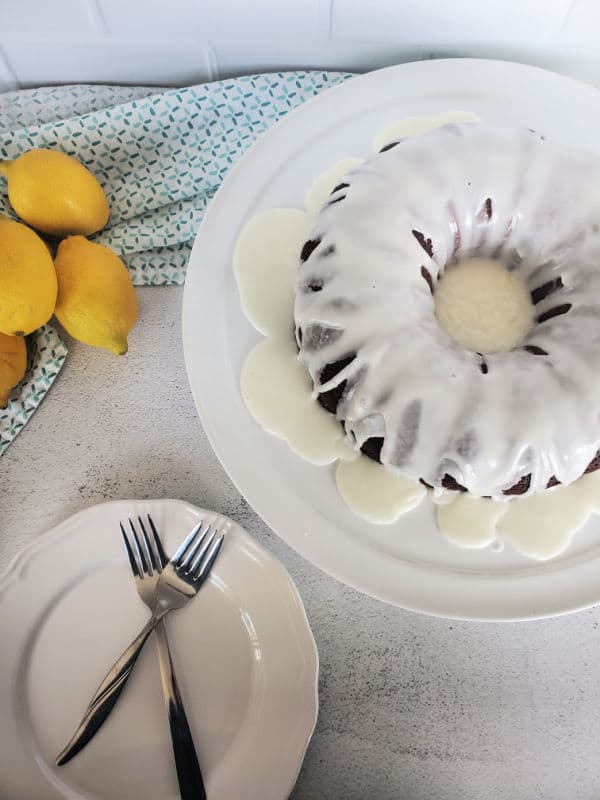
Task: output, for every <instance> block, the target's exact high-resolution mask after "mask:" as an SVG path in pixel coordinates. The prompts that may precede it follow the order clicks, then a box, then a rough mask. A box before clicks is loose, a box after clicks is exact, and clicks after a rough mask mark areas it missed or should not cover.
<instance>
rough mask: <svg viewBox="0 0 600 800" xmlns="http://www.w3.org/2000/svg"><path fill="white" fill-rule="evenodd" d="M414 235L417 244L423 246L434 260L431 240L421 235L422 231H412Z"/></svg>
mask: <svg viewBox="0 0 600 800" xmlns="http://www.w3.org/2000/svg"><path fill="white" fill-rule="evenodd" d="M412 235H413V236H414V237H415V239H416V240H417V242H418V243H419V244H420V245H421V247H422V248H423V250H425V252H426V253H427V255H428V256H429V257H430V258H433V244H432V242H431V239H426V238H425V236H424V235H423V234H422V233H421V231H415V230H413V231H412Z"/></svg>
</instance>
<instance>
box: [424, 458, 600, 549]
mask: <svg viewBox="0 0 600 800" xmlns="http://www.w3.org/2000/svg"><path fill="white" fill-rule="evenodd" d="M453 495H454V496H453V497H452V498H448V499H449V502H447V503H446V502H444V503H442V504H440V505H439V506H438V509H437V515H436V516H437V524H438V527H439V529H440V531H441V533H442V534H443V535H444V536H445V537H446V538H447V539H448V540H449V541H451V542H452V543H453V544H456V545H458V546H460V547H469V548H471V547H474V548H479V547H487V546H488V545H491V544H494V543H496V542H499V541H500V542H509V543H510V544H511V545H512V546H513V547H514V548H515V550H518V551H519V552H520V553H522V554H523V555H525V556H528V557H529V558H534V559H536V560H546V559H549V558H554V557H555V556H557V555H559V553H562V552H563V551H564V550H565V549H566V548H567V547H568V546H569V544H570V543H571V541H572V539H573V536H574V535H575V533H576V531H578V530H579V529H580V528H581V527H582V526H583V525H584V524H585V523H586V522H587V520H588V518H589V516H590V515H591V514H592V513H594V512H599V511H600V471H596V472H592V473H590V474H589V475H583V476H582V477H581V478H579V479H578V480H576V481H574V483H571V484H570V485H569V486H557V487H555V488H554V489H548V491H546V492H543V493H541V494H536V495H530V496H529V497H515V498H513V499H511V500H510V501H508V502H501V501H497V500H496V501H495V500H486V499H485V498H481V497H470V496H469V495H468V494H464V493H463V494H459V495H458V496H457V494H456V493H453ZM446 497H447V496H446ZM445 499H446V498H445Z"/></svg>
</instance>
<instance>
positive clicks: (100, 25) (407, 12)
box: [0, 0, 600, 91]
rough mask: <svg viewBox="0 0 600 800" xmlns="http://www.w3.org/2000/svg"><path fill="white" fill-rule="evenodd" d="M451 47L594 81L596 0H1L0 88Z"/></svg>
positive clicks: (355, 59) (599, 50) (378, 57)
mask: <svg viewBox="0 0 600 800" xmlns="http://www.w3.org/2000/svg"><path fill="white" fill-rule="evenodd" d="M453 55H456V56H487V57H494V58H508V59H512V60H520V61H525V62H529V63H532V64H539V65H540V66H546V67H550V68H553V69H556V70H559V71H563V72H567V73H570V74H573V75H576V76H578V77H580V78H583V79H584V80H590V81H592V82H596V83H600V0H0V91H2V90H8V89H11V88H16V87H19V86H39V85H43V84H50V83H84V82H103V83H133V84H156V85H160V84H173V85H176V84H189V83H194V82H200V81H204V80H211V79H216V78H219V77H226V76H229V75H235V74H240V73H243V72H253V71H260V70H276V69H279V68H281V69H286V68H294V67H315V68H328V69H349V70H356V71H364V70H367V69H373V68H375V67H379V66H384V65H387V64H393V63H398V62H400V61H409V60H416V59H420V58H432V57H438V56H453Z"/></svg>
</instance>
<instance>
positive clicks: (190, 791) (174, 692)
mask: <svg viewBox="0 0 600 800" xmlns="http://www.w3.org/2000/svg"><path fill="white" fill-rule="evenodd" d="M156 641H157V645H158V657H159V661H160V677H161V680H162V687H163V695H164V698H165V706H166V708H167V713H168V715H169V727H170V729H171V744H172V745H173V755H174V756H175V767H176V769H177V781H178V783H179V793H180V795H181V800H206V790H205V788H204V781H203V780H202V772H201V770H200V764H199V763H198V757H197V755H196V749H195V747H194V740H193V738H192V732H191V731H190V726H189V724H188V721H187V717H186V714H185V709H184V707H183V703H182V701H181V695H180V693H179V686H178V685H177V679H176V678H175V670H174V668H173V661H172V659H171V652H170V650H169V640H168V638H167V631H166V628H165V625H164V623H162V622H161V623H160V624H159V625H157V627H156Z"/></svg>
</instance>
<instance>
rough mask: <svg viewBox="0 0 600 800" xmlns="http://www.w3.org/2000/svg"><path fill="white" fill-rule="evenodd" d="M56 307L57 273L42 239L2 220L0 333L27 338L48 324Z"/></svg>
mask: <svg viewBox="0 0 600 800" xmlns="http://www.w3.org/2000/svg"><path fill="white" fill-rule="evenodd" d="M55 304H56V272H55V270H54V264H53V263H52V258H51V256H50V253H49V252H48V250H47V249H46V245H45V244H44V242H43V241H42V240H41V239H40V237H39V236H38V235H37V233H35V232H34V231H32V230H31V228H28V227H27V226H26V225H21V223H20V222H14V221H13V220H11V219H7V218H0V333H7V334H9V335H10V336H23V335H25V334H27V333H31V332H32V331H34V330H35V329H36V328H39V327H40V325H43V324H44V323H45V322H48V320H49V319H50V317H51V316H52V312H53V311H54V306H55Z"/></svg>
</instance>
